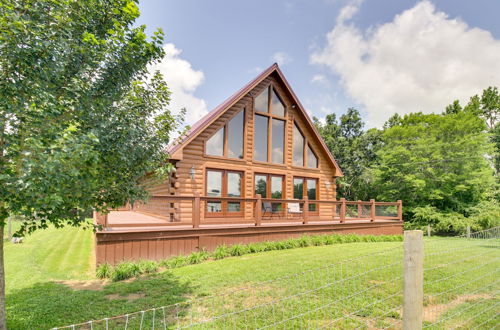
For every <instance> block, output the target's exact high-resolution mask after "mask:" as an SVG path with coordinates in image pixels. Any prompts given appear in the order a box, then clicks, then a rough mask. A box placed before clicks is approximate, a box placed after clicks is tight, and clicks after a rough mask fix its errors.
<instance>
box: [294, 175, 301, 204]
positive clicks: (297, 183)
mask: <svg viewBox="0 0 500 330" xmlns="http://www.w3.org/2000/svg"><path fill="white" fill-rule="evenodd" d="M303 197H304V179H300V178H294V179H293V198H296V199H302V198H303Z"/></svg>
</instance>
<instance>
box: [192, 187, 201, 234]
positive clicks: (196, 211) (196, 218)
mask: <svg viewBox="0 0 500 330" xmlns="http://www.w3.org/2000/svg"><path fill="white" fill-rule="evenodd" d="M200 213H201V202H200V193H199V192H198V191H195V193H194V199H193V228H200Z"/></svg>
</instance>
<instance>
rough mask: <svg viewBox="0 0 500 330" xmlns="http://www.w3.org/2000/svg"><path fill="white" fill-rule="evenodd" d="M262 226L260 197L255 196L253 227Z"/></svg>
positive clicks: (258, 195)
mask: <svg viewBox="0 0 500 330" xmlns="http://www.w3.org/2000/svg"><path fill="white" fill-rule="evenodd" d="M261 224H262V196H261V195H260V194H257V200H256V201H255V225H256V226H260V225H261Z"/></svg>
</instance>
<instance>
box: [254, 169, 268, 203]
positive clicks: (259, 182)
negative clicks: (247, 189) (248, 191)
mask: <svg viewBox="0 0 500 330" xmlns="http://www.w3.org/2000/svg"><path fill="white" fill-rule="evenodd" d="M266 180H267V177H266V176H265V175H259V174H256V175H255V195H257V194H260V195H261V196H262V198H266V197H267V194H266V192H267V182H266Z"/></svg>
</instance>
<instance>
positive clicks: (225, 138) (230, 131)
mask: <svg viewBox="0 0 500 330" xmlns="http://www.w3.org/2000/svg"><path fill="white" fill-rule="evenodd" d="M244 127H245V110H242V111H240V112H238V113H237V114H236V115H235V116H234V117H233V118H231V119H230V120H229V121H228V122H227V123H226V124H225V125H224V126H223V127H221V128H220V129H219V130H218V131H217V132H216V133H215V134H214V135H212V136H211V137H210V138H209V139H208V140H207V142H206V143H205V154H207V155H209V156H221V157H228V158H238V159H243V141H244Z"/></svg>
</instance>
